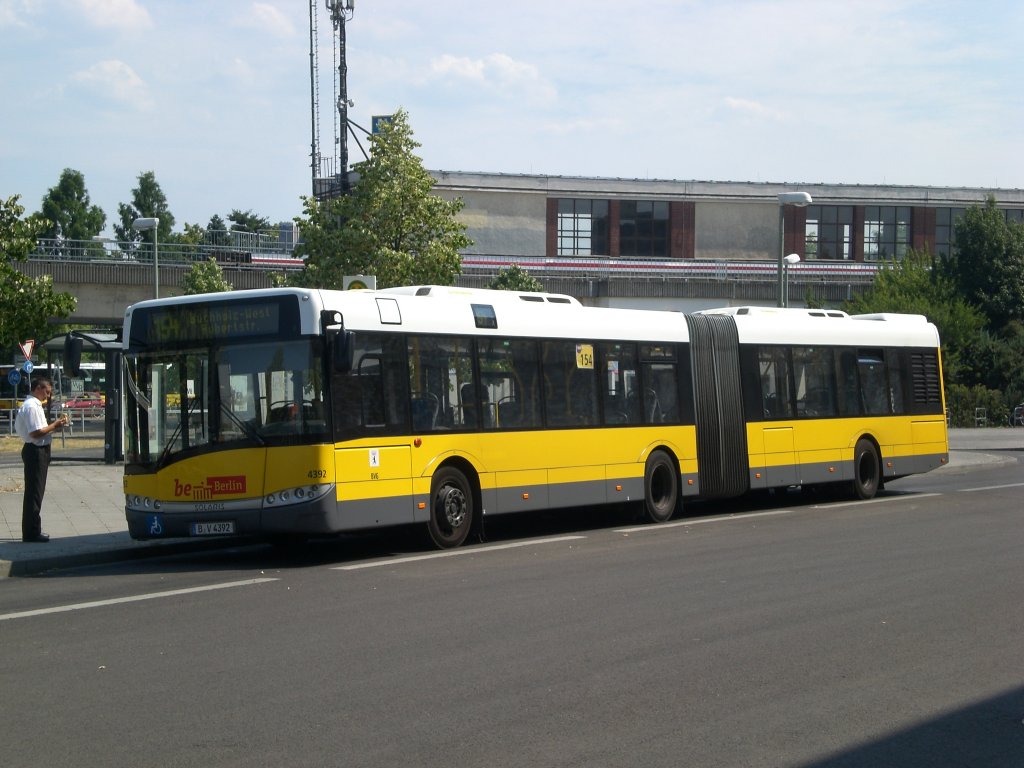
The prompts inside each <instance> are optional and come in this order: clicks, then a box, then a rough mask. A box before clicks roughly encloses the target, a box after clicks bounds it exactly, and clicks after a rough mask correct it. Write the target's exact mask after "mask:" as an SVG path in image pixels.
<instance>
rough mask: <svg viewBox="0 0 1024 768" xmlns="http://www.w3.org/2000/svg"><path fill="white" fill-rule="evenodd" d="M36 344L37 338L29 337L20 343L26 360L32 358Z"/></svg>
mask: <svg viewBox="0 0 1024 768" xmlns="http://www.w3.org/2000/svg"><path fill="white" fill-rule="evenodd" d="M35 345H36V340H35V339H29V340H28V341H26V342H25V343H24V344H19V345H18V346H19V347H21V354H23V355H24V356H25V359H26V360H31V359H32V349H33V348H34V347H35Z"/></svg>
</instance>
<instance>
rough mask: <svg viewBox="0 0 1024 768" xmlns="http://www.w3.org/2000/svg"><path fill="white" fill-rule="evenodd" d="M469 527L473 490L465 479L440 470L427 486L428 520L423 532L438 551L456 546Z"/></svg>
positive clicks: (455, 472)
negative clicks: (428, 535) (428, 487)
mask: <svg viewBox="0 0 1024 768" xmlns="http://www.w3.org/2000/svg"><path fill="white" fill-rule="evenodd" d="M472 527H473V490H472V488H470V485H469V481H468V480H466V476H465V475H464V474H462V472H460V471H459V470H457V469H455V468H453V467H442V468H441V469H439V470H438V471H437V472H436V473H435V474H434V479H433V481H432V482H431V484H430V520H429V521H427V531H428V532H429V533H430V540H431V541H432V542H434V545H435V546H436V547H438V548H439V549H451V548H453V547H458V546H460V545H461V544H462V543H463V542H464V541H465V540H466V537H467V536H468V535H469V531H470V528H472Z"/></svg>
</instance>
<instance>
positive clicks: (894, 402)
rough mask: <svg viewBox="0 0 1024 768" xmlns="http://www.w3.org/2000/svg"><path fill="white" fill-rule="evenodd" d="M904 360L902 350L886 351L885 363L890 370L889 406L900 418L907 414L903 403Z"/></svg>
mask: <svg viewBox="0 0 1024 768" xmlns="http://www.w3.org/2000/svg"><path fill="white" fill-rule="evenodd" d="M903 360H904V358H903V355H902V354H901V353H900V350H898V349H887V350H886V351H885V362H886V363H887V364H888V368H889V405H890V407H891V409H892V412H893V413H894V414H896V415H898V416H899V415H902V414H904V413H906V412H907V409H906V405H904V401H903Z"/></svg>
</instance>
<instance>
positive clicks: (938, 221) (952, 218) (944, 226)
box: [935, 208, 967, 256]
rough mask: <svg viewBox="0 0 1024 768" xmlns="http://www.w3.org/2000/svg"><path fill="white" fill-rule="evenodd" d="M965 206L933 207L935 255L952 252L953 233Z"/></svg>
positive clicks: (945, 254)
mask: <svg viewBox="0 0 1024 768" xmlns="http://www.w3.org/2000/svg"><path fill="white" fill-rule="evenodd" d="M965 210H967V209H966V208H936V209H935V255H937V256H949V255H950V254H952V252H953V235H954V234H955V231H956V223H957V222H958V221H960V219H961V218H962V217H963V215H964V211H965Z"/></svg>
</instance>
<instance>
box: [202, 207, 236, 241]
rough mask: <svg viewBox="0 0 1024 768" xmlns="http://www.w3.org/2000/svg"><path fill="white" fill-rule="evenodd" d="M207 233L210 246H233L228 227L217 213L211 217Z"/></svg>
mask: <svg viewBox="0 0 1024 768" xmlns="http://www.w3.org/2000/svg"><path fill="white" fill-rule="evenodd" d="M206 233H207V237H208V238H209V242H210V245H220V246H224V245H231V238H230V237H229V236H228V225H227V224H225V223H224V219H222V218H221V217H220V216H218V215H217V214H216V213H215V214H213V216H211V217H210V221H209V223H208V224H207V225H206Z"/></svg>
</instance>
